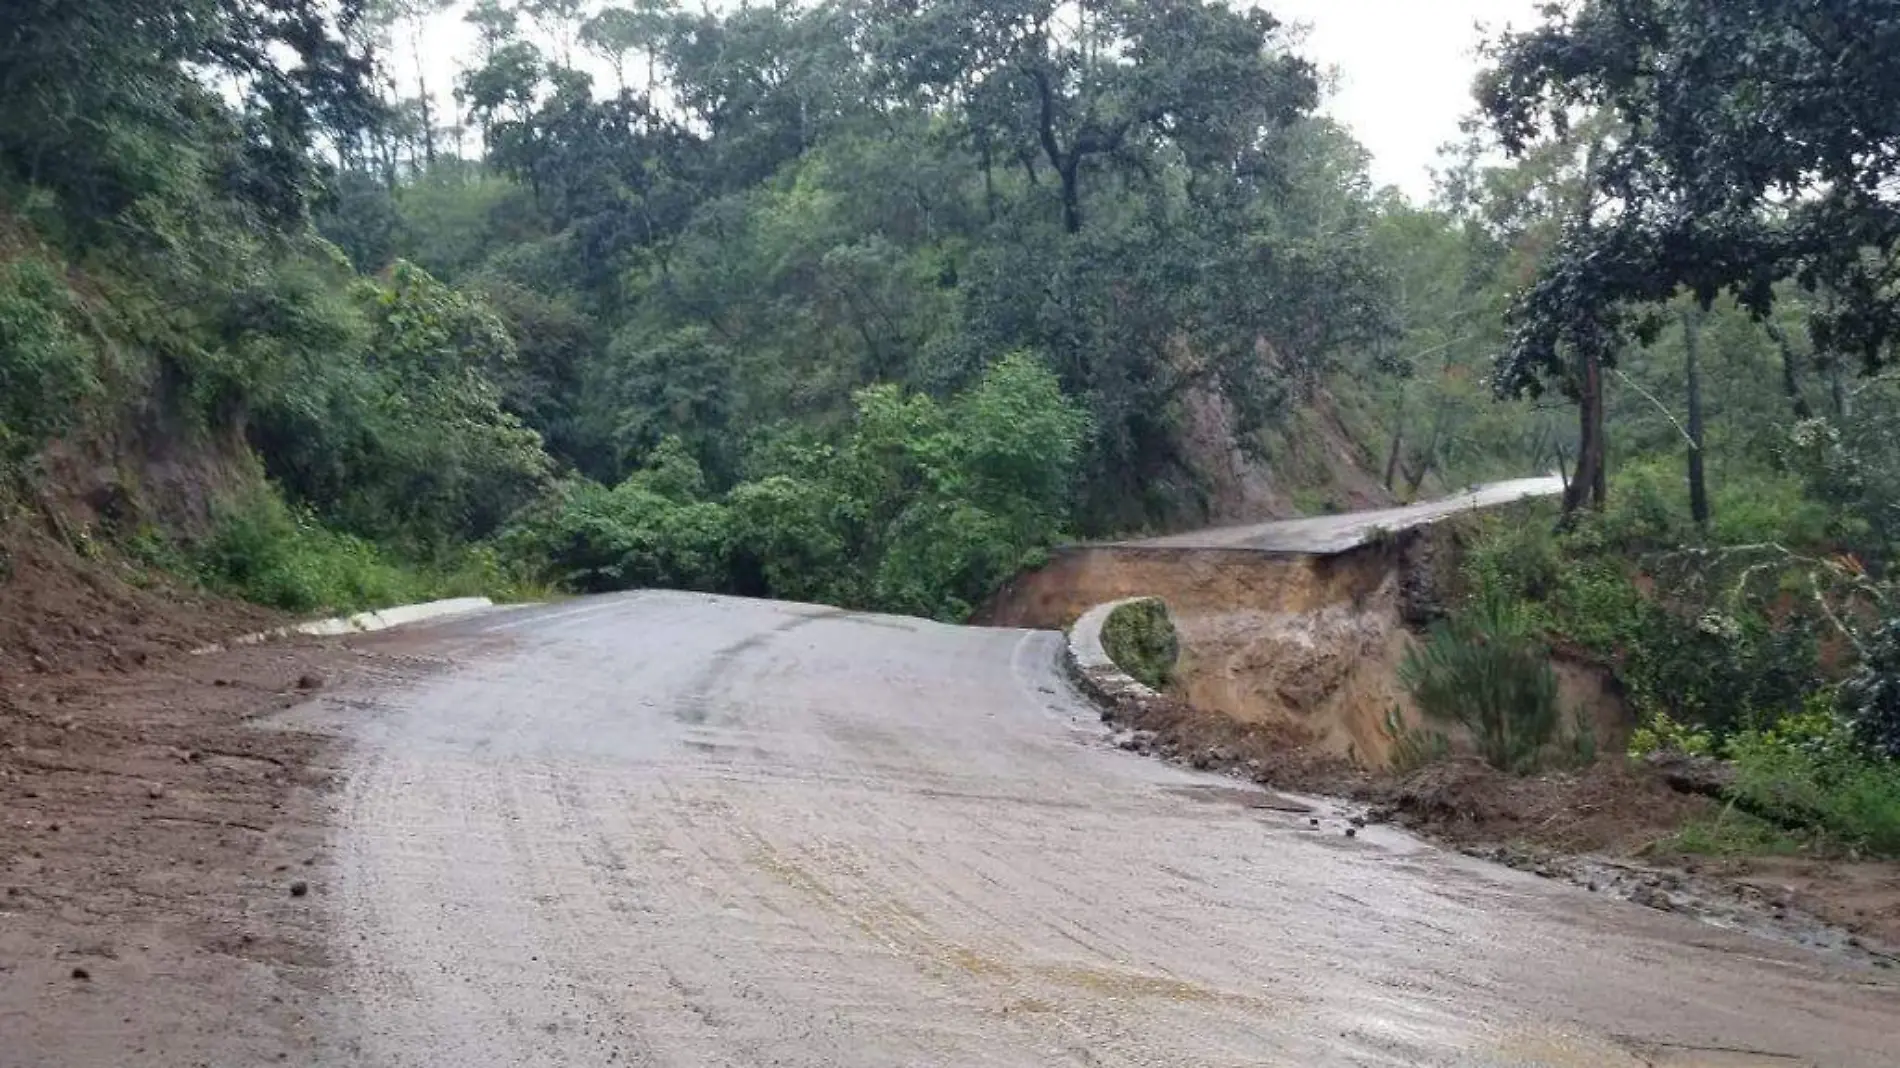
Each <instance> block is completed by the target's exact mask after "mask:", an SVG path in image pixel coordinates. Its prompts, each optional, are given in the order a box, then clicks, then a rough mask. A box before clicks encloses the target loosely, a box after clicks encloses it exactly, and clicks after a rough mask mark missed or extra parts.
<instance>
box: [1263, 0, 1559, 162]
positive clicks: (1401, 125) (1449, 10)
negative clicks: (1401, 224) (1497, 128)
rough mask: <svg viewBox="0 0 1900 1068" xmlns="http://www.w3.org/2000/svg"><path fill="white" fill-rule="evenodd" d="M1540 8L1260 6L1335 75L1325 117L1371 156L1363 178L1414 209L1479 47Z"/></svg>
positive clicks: (1453, 132) (1470, 2) (1536, 0)
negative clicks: (1407, 199) (1399, 193)
mask: <svg viewBox="0 0 1900 1068" xmlns="http://www.w3.org/2000/svg"><path fill="white" fill-rule="evenodd" d="M1545 2H1547V0H1263V2H1262V3H1261V4H1260V6H1261V7H1264V8H1266V9H1267V10H1268V11H1271V12H1273V13H1274V14H1275V15H1277V16H1279V18H1280V19H1281V21H1284V22H1301V23H1306V24H1307V25H1308V26H1309V27H1310V28H1311V33H1310V34H1309V35H1308V37H1307V39H1306V43H1305V46H1304V47H1303V48H1301V49H1300V51H1301V52H1302V53H1303V54H1304V55H1305V56H1306V57H1307V58H1308V59H1310V60H1312V61H1313V62H1315V63H1318V64H1319V65H1320V66H1321V67H1329V66H1330V67H1335V68H1337V74H1338V76H1339V85H1338V88H1337V94H1336V95H1335V96H1334V97H1333V98H1332V99H1331V100H1330V101H1328V102H1327V105H1326V109H1325V110H1326V111H1327V113H1328V114H1330V115H1332V116H1333V118H1335V119H1337V120H1339V121H1340V122H1341V123H1343V124H1345V125H1346V126H1349V127H1351V128H1352V131H1353V133H1354V135H1356V136H1357V137H1358V139H1359V142H1360V143H1361V144H1363V145H1365V146H1366V148H1367V150H1368V151H1370V152H1371V153H1372V177H1373V180H1374V181H1375V182H1377V183H1378V184H1380V185H1396V186H1398V187H1399V188H1400V189H1403V190H1404V191H1405V192H1406V193H1407V194H1408V195H1410V196H1411V197H1413V198H1414V199H1420V200H1422V199H1424V198H1425V197H1427V196H1429V195H1430V194H1431V191H1432V180H1431V168H1432V165H1433V163H1434V162H1435V161H1436V160H1437V158H1438V150H1439V148H1440V147H1442V146H1443V145H1445V144H1447V143H1448V142H1451V141H1453V140H1455V139H1457V138H1458V136H1459V134H1458V121H1459V120H1460V119H1461V118H1463V117H1464V116H1465V115H1466V114H1468V113H1470V112H1471V111H1472V110H1473V108H1474V104H1473V103H1472V99H1471V82H1472V80H1473V79H1474V78H1475V77H1476V76H1477V74H1478V69H1479V61H1478V54H1477V50H1478V45H1479V44H1480V42H1482V41H1483V40H1484V39H1485V37H1486V36H1487V34H1486V33H1485V32H1483V31H1481V30H1480V29H1479V26H1480V25H1481V24H1482V25H1484V26H1485V28H1486V29H1487V30H1489V31H1491V32H1492V33H1495V32H1496V31H1499V30H1503V29H1505V28H1507V27H1512V26H1514V27H1515V28H1517V29H1527V28H1529V27H1531V26H1533V25H1536V24H1537V23H1538V22H1540V21H1541V20H1539V19H1538V18H1537V17H1536V10H1537V8H1538V7H1540V6H1542V4H1544V3H1545Z"/></svg>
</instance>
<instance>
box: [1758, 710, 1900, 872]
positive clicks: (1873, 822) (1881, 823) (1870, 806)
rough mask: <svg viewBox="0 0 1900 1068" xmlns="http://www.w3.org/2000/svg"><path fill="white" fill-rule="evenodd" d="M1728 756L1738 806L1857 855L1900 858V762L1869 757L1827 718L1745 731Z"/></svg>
mask: <svg viewBox="0 0 1900 1068" xmlns="http://www.w3.org/2000/svg"><path fill="white" fill-rule="evenodd" d="M1727 750H1728V756H1729V759H1730V760H1732V761H1733V762H1734V764H1735V770H1736V780H1735V783H1734V785H1733V786H1732V787H1731V788H1730V796H1731V797H1732V798H1733V800H1734V802H1735V804H1736V805H1737V806H1739V807H1742V808H1744V809H1745V810H1747V811H1748V812H1750V813H1752V814H1754V815H1757V816H1760V817H1763V818H1765V819H1768V820H1770V821H1772V822H1774V823H1776V824H1778V825H1780V826H1783V827H1790V828H1810V829H1813V830H1814V831H1816V832H1818V833H1820V834H1821V835H1823V836H1825V837H1826V838H1827V839H1829V840H1832V841H1834V842H1837V843H1840V844H1843V845H1846V846H1848V847H1850V848H1853V849H1857V850H1864V851H1867V852H1872V853H1877V854H1881V855H1888V856H1890V855H1895V854H1900V764H1895V763H1894V762H1893V761H1891V760H1888V759H1885V758H1881V757H1869V756H1867V755H1866V753H1865V751H1864V750H1863V749H1861V747H1860V746H1859V745H1858V744H1857V740H1856V739H1855V737H1854V736H1853V732H1852V731H1851V729H1849V728H1848V727H1846V726H1845V725H1844V724H1842V723H1840V722H1839V721H1838V720H1836V719H1835V718H1834V717H1833V716H1831V715H1829V714H1828V713H1827V712H1825V711H1823V712H1819V713H1816V714H1812V715H1808V716H1803V717H1793V718H1791V719H1789V720H1788V721H1785V722H1784V723H1782V724H1780V725H1778V726H1777V727H1775V728H1774V729H1772V730H1764V731H1746V732H1743V733H1742V734H1739V735H1737V736H1736V737H1735V738H1733V739H1732V740H1731V741H1730V742H1729V744H1728V747H1727Z"/></svg>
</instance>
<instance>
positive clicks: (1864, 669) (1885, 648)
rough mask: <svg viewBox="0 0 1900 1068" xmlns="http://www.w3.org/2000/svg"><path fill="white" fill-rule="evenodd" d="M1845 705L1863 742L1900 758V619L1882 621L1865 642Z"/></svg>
mask: <svg viewBox="0 0 1900 1068" xmlns="http://www.w3.org/2000/svg"><path fill="white" fill-rule="evenodd" d="M1841 708H1842V711H1843V712H1844V713H1845V715H1846V719H1847V721H1848V722H1849V723H1851V724H1852V725H1853V728H1854V731H1855V733H1856V735H1857V736H1858V737H1859V738H1860V740H1861V742H1862V744H1864V745H1866V746H1867V747H1868V748H1870V749H1871V750H1873V751H1874V752H1876V753H1880V754H1882V755H1884V756H1886V757H1888V758H1891V759H1896V760H1900V619H1887V620H1884V621H1882V623H1881V624H1880V626H1879V627H1877V628H1875V630H1874V632H1873V633H1872V634H1871V635H1869V636H1868V638H1867V639H1866V641H1865V642H1864V643H1863V648H1862V652H1861V658H1860V664H1859V665H1858V666H1856V667H1855V669H1854V672H1853V674H1852V675H1850V676H1848V678H1847V681H1846V682H1845V683H1844V684H1843V685H1842V686H1841Z"/></svg>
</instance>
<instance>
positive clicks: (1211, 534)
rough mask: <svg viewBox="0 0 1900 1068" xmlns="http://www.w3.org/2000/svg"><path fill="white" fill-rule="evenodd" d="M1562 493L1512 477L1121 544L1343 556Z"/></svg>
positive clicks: (1557, 484) (1555, 486)
mask: <svg viewBox="0 0 1900 1068" xmlns="http://www.w3.org/2000/svg"><path fill="white" fill-rule="evenodd" d="M1563 491H1564V480H1563V478H1562V477H1561V476H1558V475H1550V476H1547V477H1543V478H1517V479H1511V480H1509V481H1506V482H1490V483H1486V484H1485V485H1482V486H1474V487H1472V488H1471V489H1468V490H1466V491H1464V492H1463V493H1457V494H1453V495H1452V496H1450V497H1446V498H1443V499H1442V500H1436V501H1424V502H1421V503H1419V504H1410V505H1406V506H1404V507H1402V508H1386V509H1382V510H1380V511H1376V512H1351V513H1347V514H1343V515H1319V516H1308V517H1306V518H1303V519H1276V520H1273V521H1271V522H1266V523H1250V524H1247V525H1245V526H1235V527H1214V528H1211V529H1208V530H1195V531H1190V532H1188V533H1186V534H1171V535H1169V536H1167V537H1165V538H1149V539H1146V540H1144V541H1131V542H1125V543H1124V544H1126V545H1129V546H1134V547H1137V548H1143V549H1253V550H1255V551H1258V552H1276V553H1314V554H1322V555H1323V554H1331V553H1343V552H1346V551H1347V550H1349V549H1356V548H1358V547H1359V546H1361V545H1364V544H1366V543H1367V542H1368V541H1371V540H1372V539H1373V538H1375V537H1377V536H1378V535H1379V534H1380V533H1381V532H1385V533H1394V532H1397V531H1401V530H1409V529H1411V528H1413V527H1419V526H1425V525H1426V524H1429V523H1435V522H1437V521H1438V520H1440V519H1445V518H1447V517H1449V516H1454V515H1457V514H1459V513H1461V512H1471V511H1476V510H1479V509H1483V508H1492V507H1496V506H1498V505H1503V504H1514V503H1516V502H1518V501H1522V500H1528V499H1531V498H1535V497H1555V496H1558V495H1560V494H1562V493H1563Z"/></svg>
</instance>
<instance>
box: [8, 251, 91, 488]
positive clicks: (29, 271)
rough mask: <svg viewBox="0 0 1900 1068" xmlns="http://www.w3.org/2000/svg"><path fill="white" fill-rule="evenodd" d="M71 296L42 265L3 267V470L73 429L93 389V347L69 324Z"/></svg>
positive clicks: (28, 262) (17, 263)
mask: <svg viewBox="0 0 1900 1068" xmlns="http://www.w3.org/2000/svg"><path fill="white" fill-rule="evenodd" d="M70 305H71V296H70V294H69V292H68V291H67V289H66V284H65V282H64V281H63V280H61V279H60V277H59V276H58V275H57V274H56V273H54V271H53V270H52V269H51V268H49V267H48V266H47V265H46V264H44V263H41V262H39V261H37V260H18V261H15V262H13V263H9V264H6V265H4V266H0V465H6V464H10V463H18V462H19V461H21V460H23V459H25V458H26V457H27V456H29V455H31V454H32V453H34V452H35V451H37V450H38V449H39V447H40V446H42V445H44V444H45V443H46V441H47V440H48V439H50V438H52V437H53V436H55V435H57V434H59V433H61V432H62V431H64V430H66V429H68V428H70V427H71V426H72V424H73V418H74V415H75V413H76V412H77V410H78V408H79V401H80V400H81V398H83V397H84V396H85V395H86V394H87V393H88V392H90V391H91V390H92V389H93V388H94V387H95V385H96V383H95V381H94V378H93V374H94V372H93V366H92V350H91V348H90V347H89V346H88V345H87V344H86V343H85V341H84V340H83V339H81V338H80V337H79V336H78V335H76V334H75V333H73V331H72V330H71V328H70V327H68V326H67V323H66V314H67V312H68V310H69V307H70Z"/></svg>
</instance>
